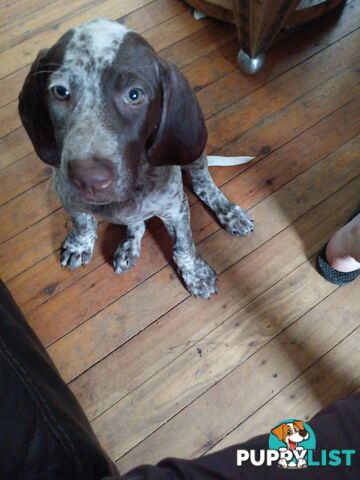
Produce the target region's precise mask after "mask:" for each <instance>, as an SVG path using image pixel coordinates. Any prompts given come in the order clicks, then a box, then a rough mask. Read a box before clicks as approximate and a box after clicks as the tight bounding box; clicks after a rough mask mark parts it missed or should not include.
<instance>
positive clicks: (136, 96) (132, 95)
mask: <svg viewBox="0 0 360 480" xmlns="http://www.w3.org/2000/svg"><path fill="white" fill-rule="evenodd" d="M143 98H144V92H143V91H142V90H141V88H132V89H131V90H129V91H128V93H127V95H126V96H125V97H124V102H125V103H126V104H128V105H137V104H138V103H141V102H142V101H143Z"/></svg>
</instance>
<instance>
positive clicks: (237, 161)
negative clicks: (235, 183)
mask: <svg viewBox="0 0 360 480" xmlns="http://www.w3.org/2000/svg"><path fill="white" fill-rule="evenodd" d="M254 158H255V157H219V156H217V155H208V157H207V160H208V165H209V167H232V166H234V165H242V164H243V163H248V162H251V160H254Z"/></svg>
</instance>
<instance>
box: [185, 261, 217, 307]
mask: <svg viewBox="0 0 360 480" xmlns="http://www.w3.org/2000/svg"><path fill="white" fill-rule="evenodd" d="M180 273H181V276H182V278H183V280H184V283H185V286H186V289H187V290H188V291H189V292H190V293H191V294H192V295H194V296H195V297H201V298H209V297H210V295H212V294H213V293H216V292H217V288H216V280H217V278H216V273H215V272H214V270H213V269H212V268H211V267H210V266H209V265H208V264H207V263H206V262H205V260H203V259H202V258H201V257H199V256H197V257H196V258H195V260H194V261H192V262H191V263H190V264H189V266H183V267H182V268H181V272H180Z"/></svg>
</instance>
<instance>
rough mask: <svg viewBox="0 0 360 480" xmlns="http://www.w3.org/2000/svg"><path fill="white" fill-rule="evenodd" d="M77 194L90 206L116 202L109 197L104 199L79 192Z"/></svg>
mask: <svg viewBox="0 0 360 480" xmlns="http://www.w3.org/2000/svg"><path fill="white" fill-rule="evenodd" d="M77 194H78V196H79V197H80V199H81V200H82V201H83V202H85V203H88V204H89V205H107V204H109V203H112V202H113V201H114V200H113V199H112V198H109V197H106V198H102V197H99V196H96V195H91V194H89V193H83V192H77Z"/></svg>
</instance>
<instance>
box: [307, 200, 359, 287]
mask: <svg viewBox="0 0 360 480" xmlns="http://www.w3.org/2000/svg"><path fill="white" fill-rule="evenodd" d="M359 213H360V205H359V207H358V209H357V210H356V212H355V213H354V215H352V217H351V218H350V219H349V221H348V223H349V222H350V221H351V220H352V219H353V218H354V217H356V215H358V214H359ZM326 247H327V243H326V245H324V246H323V248H322V249H321V250H320V252H319V253H318V254H317V257H316V269H317V271H318V272H319V273H320V275H321V276H322V277H324V278H325V280H327V281H328V282H330V283H334V284H335V285H340V286H343V285H347V284H348V283H351V282H352V281H354V280H355V278H357V277H358V276H359V275H360V268H358V269H357V270H354V271H352V272H339V271H338V270H335V268H333V267H332V266H331V265H330V264H329V262H328V261H327V258H326Z"/></svg>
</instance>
